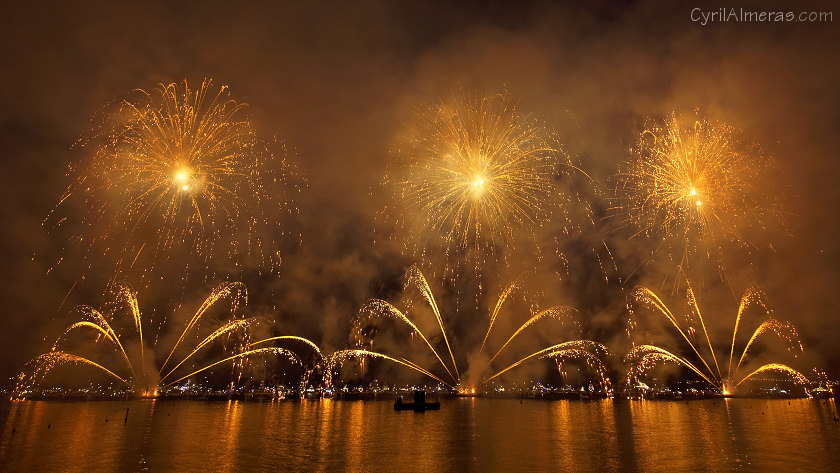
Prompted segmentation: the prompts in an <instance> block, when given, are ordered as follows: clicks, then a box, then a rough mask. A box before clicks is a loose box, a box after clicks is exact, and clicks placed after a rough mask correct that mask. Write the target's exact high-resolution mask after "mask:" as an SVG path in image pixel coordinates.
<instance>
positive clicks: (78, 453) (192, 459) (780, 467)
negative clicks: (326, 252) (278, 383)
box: [0, 398, 840, 472]
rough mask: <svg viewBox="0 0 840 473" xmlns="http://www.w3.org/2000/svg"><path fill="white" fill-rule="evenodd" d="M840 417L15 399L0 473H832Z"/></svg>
mask: <svg viewBox="0 0 840 473" xmlns="http://www.w3.org/2000/svg"><path fill="white" fill-rule="evenodd" d="M788 402H790V403H788ZM126 415H127V419H128V420H127V421H126V420H125V419H126ZM835 416H837V408H836V406H835V404H834V402H833V401H832V400H827V401H822V400H820V401H817V400H792V401H787V400H762V399H716V400H704V401H691V402H667V401H660V402H650V401H595V402H577V401H554V402H549V401H524V402H520V401H518V400H490V399H475V398H467V399H452V400H446V399H443V400H442V405H441V410H440V411H437V412H427V413H424V414H416V413H414V412H410V411H407V412H394V411H393V409H392V405H391V404H390V403H389V402H336V401H330V400H323V401H302V402H292V401H281V402H275V403H270V402H264V403H242V402H235V401H234V402H197V401H159V400H158V401H150V400H145V401H127V402H119V401H108V402H57V401H51V402H43V401H42V402H15V403H3V404H0V425H2V428H3V431H2V436H1V437H0V471H4V472H10V471H68V472H76V471H78V472H88V471H171V470H180V471H277V470H293V471H323V472H330V471H397V470H403V471H428V472H438V471H491V470H495V471H630V472H632V471H639V472H645V471H732V470H739V471H816V470H826V471H830V470H832V469H833V468H834V466H836V465H837V464H840V424H838V423H837V422H836V421H835ZM106 419H107V422H106Z"/></svg>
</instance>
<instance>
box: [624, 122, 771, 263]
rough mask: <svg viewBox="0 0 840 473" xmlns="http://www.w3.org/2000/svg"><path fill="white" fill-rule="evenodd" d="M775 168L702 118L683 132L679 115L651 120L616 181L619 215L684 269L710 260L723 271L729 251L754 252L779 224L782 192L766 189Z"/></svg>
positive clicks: (726, 129)
mask: <svg viewBox="0 0 840 473" xmlns="http://www.w3.org/2000/svg"><path fill="white" fill-rule="evenodd" d="M772 174H773V164H772V162H771V160H770V159H768V158H766V157H765V156H764V155H763V154H762V150H761V148H760V147H759V146H758V145H755V144H751V143H749V142H747V141H746V140H745V139H744V138H743V136H742V134H741V133H740V132H738V131H737V130H736V129H735V128H733V127H731V126H727V125H724V124H722V123H719V122H711V121H706V120H702V119H698V120H696V121H694V122H693V124H692V125H691V126H688V127H685V126H682V124H681V123H680V121H678V120H677V117H676V115H675V114H672V115H671V117H670V118H668V119H667V120H665V121H664V122H662V123H656V122H652V123H651V124H650V127H649V129H647V130H645V131H644V132H643V133H642V134H641V135H640V136H639V140H638V142H637V143H636V145H635V146H634V147H633V148H632V149H631V158H630V159H629V160H628V161H627V162H626V163H625V164H624V166H623V169H622V171H621V172H619V173H618V175H617V176H616V178H615V181H616V182H615V207H614V209H613V210H614V212H615V214H616V216H617V217H620V219H621V220H622V221H621V224H623V225H631V226H633V227H635V228H636V235H645V236H646V237H648V238H650V239H652V240H660V241H662V245H664V246H665V247H668V249H669V250H670V251H672V252H674V253H677V254H681V255H682V256H680V257H679V258H678V259H679V264H680V266H681V267H686V266H688V262H689V257H691V256H692V255H695V254H708V257H709V258H712V259H713V261H714V263H715V264H716V265H717V266H718V269H719V270H722V269H724V261H723V252H724V250H725V246H727V245H729V244H731V243H732V244H735V246H736V247H742V248H745V249H747V250H748V251H751V250H752V249H754V248H757V247H758V244H757V243H756V241H755V238H756V237H757V236H758V235H759V234H761V232H762V231H763V230H765V229H766V228H767V226H768V225H770V224H772V223H773V222H774V221H775V222H778V223H780V222H781V219H780V214H781V212H780V202H779V199H778V198H777V197H776V196H777V193H776V192H774V191H768V189H767V188H766V186H767V185H768V182H770V175H772Z"/></svg>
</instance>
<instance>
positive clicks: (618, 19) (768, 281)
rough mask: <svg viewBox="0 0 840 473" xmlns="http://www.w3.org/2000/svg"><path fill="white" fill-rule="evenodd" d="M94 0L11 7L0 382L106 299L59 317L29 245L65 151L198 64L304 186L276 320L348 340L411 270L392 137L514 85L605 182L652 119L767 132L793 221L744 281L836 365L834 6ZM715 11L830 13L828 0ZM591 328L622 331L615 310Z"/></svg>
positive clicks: (197, 75) (2, 114) (0, 203)
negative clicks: (424, 117) (419, 113)
mask: <svg viewBox="0 0 840 473" xmlns="http://www.w3.org/2000/svg"><path fill="white" fill-rule="evenodd" d="M95 3H96V2H55V3H54V4H50V3H49V2H32V4H28V3H27V2H14V3H12V4H8V3H7V4H6V5H5V6H4V7H3V8H2V17H3V20H2V27H0V48H1V49H0V54H1V55H2V56H0V57H2V58H3V66H2V71H0V166H2V173H0V179H2V183H0V212H2V214H0V221H2V223H3V233H2V237H0V248H2V253H0V264H2V270H0V274H1V275H0V278H2V279H0V307H2V309H1V310H2V313H0V360H2V361H0V375H2V377H3V379H8V378H9V377H10V376H13V375H14V374H15V373H16V372H17V371H18V370H19V369H20V367H21V366H22V365H23V363H24V362H25V361H26V360H27V359H29V358H31V357H33V356H35V355H37V354H38V353H40V352H42V351H44V350H45V349H47V348H48V343H49V342H45V341H44V337H47V339H52V338H53V337H54V336H55V335H57V334H58V333H59V332H58V331H59V330H60V327H62V326H66V325H67V324H68V322H69V319H68V318H67V314H66V310H67V309H68V306H72V305H75V304H79V303H93V304H96V303H97V301H96V300H95V299H94V300H91V299H92V298H93V296H90V294H95V293H96V291H97V289H96V288H92V287H90V288H87V289H85V290H80V291H78V292H74V293H73V294H72V296H71V298H70V300H68V303H67V304H66V305H65V306H64V307H62V308H61V309H59V306H60V304H61V302H62V299H63V298H64V295H65V294H66V292H67V290H68V289H69V287H70V285H72V283H73V281H74V276H73V275H69V274H64V275H55V274H51V275H46V274H45V269H46V267H48V266H49V262H48V261H43V260H39V259H38V258H35V259H34V260H33V258H32V256H33V254H35V253H36V252H42V253H46V254H50V253H51V251H52V252H54V251H53V250H54V248H53V249H52V250H51V248H52V246H55V245H56V242H55V241H54V239H53V240H51V239H50V238H49V237H48V235H46V232H45V231H44V230H43V229H42V228H41V225H40V224H41V221H42V219H43V218H44V217H45V216H46V215H47V213H48V212H49V211H50V209H52V208H53V207H54V206H55V203H56V202H57V200H58V198H59V197H60V195H61V193H62V191H63V189H64V188H65V187H66V185H67V181H66V180H65V176H64V174H65V171H66V169H67V165H68V164H69V163H70V162H72V161H74V160H79V159H84V155H83V153H82V152H80V150H79V149H77V148H76V149H71V147H72V145H73V143H74V142H75V141H76V140H77V139H79V137H81V136H83V135H84V134H85V133H86V132H88V131H89V129H90V118H91V117H92V116H93V115H94V114H95V113H96V112H97V111H98V110H100V109H101V107H103V105H105V104H106V103H108V102H109V101H113V100H116V99H119V98H120V97H123V96H125V94H126V93H128V92H130V91H131V90H132V89H135V88H144V89H151V88H153V87H154V86H155V85H156V84H157V83H159V82H164V83H169V82H173V81H181V80H183V79H185V78H186V79H188V80H190V81H200V80H201V79H202V78H205V77H212V78H213V79H214V80H215V81H217V82H218V83H222V84H227V85H229V86H230V88H231V91H232V94H233V96H234V97H235V98H236V99H238V100H241V101H243V102H246V103H248V104H249V106H250V107H249V112H250V113H251V114H252V115H253V117H254V122H255V124H256V126H257V128H258V129H259V131H260V132H261V133H262V134H264V135H265V136H273V135H276V136H278V137H280V138H281V139H282V140H283V141H285V143H286V144H287V146H288V147H289V148H290V149H291V150H293V155H294V157H295V159H296V161H297V165H298V166H299V168H300V170H301V171H302V173H303V174H304V175H305V176H306V179H307V182H308V188H307V190H306V192H305V195H303V196H302V197H301V200H300V202H299V206H300V212H301V221H302V227H303V230H302V232H303V235H304V237H303V244H302V245H301V248H300V249H298V250H296V253H295V254H291V255H289V257H288V258H286V259H284V269H283V271H284V273H283V275H282V277H281V279H282V278H283V277H285V278H287V279H286V280H281V281H279V282H274V283H271V285H272V286H275V287H281V288H282V287H285V289H280V291H279V292H280V293H281V294H283V296H284V297H286V298H287V299H289V300H288V301H286V302H285V303H284V304H278V305H280V306H284V307H291V308H292V309H290V310H293V312H294V316H278V318H279V319H283V320H284V321H285V322H284V324H285V325H284V326H283V329H284V330H285V331H286V332H289V333H294V332H295V328H296V327H301V328H300V331H301V332H304V334H305V335H307V336H310V337H313V338H314V339H316V340H318V341H319V342H320V343H322V344H324V345H326V346H332V347H337V346H339V345H341V343H342V341H343V340H344V338H343V337H344V335H343V334H342V333H340V332H342V330H341V327H344V326H345V322H343V321H346V320H347V319H349V318H350V317H351V316H352V314H353V313H354V312H355V311H356V310H357V309H358V307H359V306H360V305H361V303H362V302H364V300H366V299H367V298H369V297H374V296H381V295H382V294H379V293H377V288H378V287H379V288H381V286H383V285H385V286H387V281H389V280H390V279H393V278H394V277H395V274H398V273H399V270H400V268H401V267H402V265H403V264H404V263H405V261H403V260H400V261H398V262H393V261H391V259H392V258H393V255H389V254H387V252H385V253H383V250H382V249H381V246H378V247H374V245H373V240H374V232H373V230H372V229H373V228H374V226H375V222H376V213H377V211H380V210H381V209H382V206H381V202H382V200H381V197H382V193H381V192H382V191H381V190H380V189H379V188H378V184H379V183H380V181H381V179H382V176H383V174H384V172H385V169H386V166H387V165H388V163H389V160H390V158H389V153H388V150H389V148H390V147H391V145H392V143H393V140H394V137H395V136H396V135H397V134H399V132H400V130H401V129H402V128H403V127H404V124H405V123H407V122H410V121H411V120H412V117H413V111H414V110H415V108H416V107H418V106H420V105H422V104H424V103H428V102H429V101H434V100H437V99H438V98H439V97H444V96H447V95H449V94H451V93H452V92H453V91H456V90H461V89H466V90H483V91H488V90H489V91H495V90H501V89H505V90H507V91H508V92H509V93H510V94H511V95H512V96H513V97H514V98H515V100H516V102H517V104H518V107H519V110H520V111H523V112H526V113H529V114H531V115H533V116H535V117H538V118H539V119H540V120H541V121H542V122H543V123H545V124H546V125H548V126H550V127H551V128H553V129H555V130H556V131H557V133H558V135H559V136H561V138H562V140H563V142H564V145H565V147H566V149H567V150H568V151H569V152H570V153H571V154H572V155H574V156H576V157H577V158H578V159H579V161H580V163H581V165H582V166H585V167H586V169H587V170H589V171H590V173H591V174H592V175H593V177H594V178H595V179H596V180H599V181H606V179H607V178H608V176H609V175H610V174H611V173H613V172H615V170H616V169H617V165H618V163H619V162H620V161H621V160H622V159H624V158H625V157H626V155H627V148H628V146H629V145H630V144H631V142H632V141H633V139H634V136H635V134H637V133H638V131H639V126H640V124H641V123H642V121H643V119H644V117H645V116H649V115H657V114H665V113H670V112H671V111H677V112H678V113H687V112H689V113H690V112H691V111H693V110H694V109H695V108H698V107H699V108H701V109H702V110H703V111H704V113H707V114H710V115H712V116H714V117H716V118H718V119H720V120H722V121H724V122H727V123H730V124H732V125H734V126H736V127H737V128H740V129H742V130H744V132H745V133H746V134H748V135H749V136H751V137H753V138H754V139H755V140H756V141H757V142H759V143H761V144H762V146H763V148H764V150H765V151H766V153H767V154H768V155H771V156H772V157H773V158H774V159H775V160H776V162H777V164H778V166H779V168H780V170H781V172H782V179H781V182H780V183H779V184H774V185H773V186H772V188H768V189H767V192H768V194H771V195H779V196H780V197H782V198H783V200H784V201H785V202H786V209H787V210H788V213H789V215H788V216H787V220H788V227H789V228H788V231H787V232H782V231H779V232H778V235H774V238H773V240H774V247H775V249H776V251H775V252H761V253H759V254H758V255H757V257H756V260H755V261H754V262H753V263H754V266H753V268H752V270H751V272H750V274H752V275H753V277H754V278H755V280H756V282H758V283H759V284H760V285H761V286H762V287H763V288H764V290H765V291H766V292H767V293H768V295H769V302H770V304H771V306H772V307H773V308H774V309H775V312H776V315H777V316H778V317H779V318H782V319H787V320H790V321H792V322H793V323H794V324H795V325H796V326H797V328H798V329H799V332H800V334H801V335H802V338H803V340H804V342H805V345H806V349H807V350H809V351H813V352H815V353H816V354H817V358H816V359H817V360H818V361H817V362H818V363H819V365H820V366H821V367H824V368H829V369H830V370H831V372H832V374H833V376H834V377H835V378H837V377H840V346H838V344H837V343H836V342H835V339H837V337H838V336H840V302H838V300H840V299H838V297H837V294H836V292H837V288H838V287H840V270H838V263H840V261H838V251H840V244H838V238H837V235H838V231H840V228H839V227H840V219H838V217H837V216H838V212H837V210H836V209H837V208H838V205H840V186H838V184H837V182H838V181H837V179H838V178H837V176H838V175H840V174H838V171H840V169H838V168H840V164H838V163H840V161H838V157H839V156H840V155H839V154H838V151H840V146H838V145H840V140H839V139H838V134H837V130H838V125H840V88H838V87H837V84H838V83H840V41H838V39H840V35H838V24H840V17H837V18H835V20H834V21H833V22H827V23H759V24H745V23H734V22H728V23H716V24H709V25H706V26H703V25H700V24H699V23H697V22H693V21H691V18H690V13H691V10H692V8H694V7H695V4H694V3H682V2H663V3H665V4H667V6H665V5H658V4H656V3H654V2H620V3H617V4H613V3H611V2H600V1H596V2H572V3H571V4H570V5H569V6H563V5H557V4H555V2H528V1H524V2H502V1H492V2H487V3H486V4H485V3H484V2H468V3H465V4H463V5H462V6H453V5H449V3H455V2H392V1H382V2H336V3H337V4H338V5H326V4H322V3H321V2H302V3H306V5H301V4H300V3H301V2H216V1H205V2H143V3H142V4H140V3H131V4H123V3H122V2H102V3H101V4H99V5H97V4H95ZM169 3H171V4H172V5H169ZM261 3H265V5H262V4H261ZM697 3H698V4H699V3H705V2H697ZM582 4H587V5H582ZM724 6H726V7H735V8H740V7H744V8H751V9H758V8H759V6H760V9H761V10H774V9H775V10H779V9H782V10H785V11H787V10H790V11H795V12H799V11H811V10H817V11H832V5H831V4H830V3H828V2H825V3H822V4H820V3H814V4H807V5H806V4H802V3H799V2H796V3H794V2H790V4H789V5H785V4H783V3H772V2H770V3H768V2H755V3H751V2H734V3H733V2H729V3H727V4H726V5H724ZM703 8H704V10H706V11H711V10H715V9H716V8H718V6H717V5H715V6H705V7H703ZM834 13H838V12H834ZM835 16H837V15H835ZM788 234H789V235H788ZM631 247H632V246H631ZM625 249H626V248H625ZM620 251H621V249H619V252H620ZM618 256H619V258H618V259H619V260H623V258H622V255H618ZM620 270H621V271H624V272H626V271H627V269H626V268H620ZM640 280H642V281H643V280H644V278H640ZM383 281H385V282H383ZM287 282H288V285H287V286H284V284H287ZM251 290H252V292H254V291H259V288H258V287H257V288H252V289H251ZM197 291H198V290H197ZM200 291H205V293H206V288H205V287H201V288H200ZM141 297H142V296H141ZM735 304H736V302H735V301H734V300H732V301H729V305H728V306H727V307H728V309H724V310H723V311H721V315H720V316H719V317H720V319H721V320H722V321H721V322H720V323H721V324H723V325H728V324H731V317H733V315H734V311H735V307H734V306H735ZM716 316H717V314H716ZM296 317H297V318H296ZM599 321H600V322H599V323H601V324H611V325H613V326H620V324H623V322H624V317H623V316H622V315H620V314H616V315H614V316H612V318H609V316H608V317H606V319H605V318H604V317H600V318H599ZM728 326H731V325H728ZM617 331H619V332H620V329H619V330H617ZM607 332H609V330H607Z"/></svg>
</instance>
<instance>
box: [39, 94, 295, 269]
mask: <svg viewBox="0 0 840 473" xmlns="http://www.w3.org/2000/svg"><path fill="white" fill-rule="evenodd" d="M243 108H244V105H243V104H240V103H237V102H236V101H234V100H233V99H231V98H230V97H229V92H228V89H227V87H221V88H218V89H216V88H214V87H212V85H211V82H210V81H209V80H206V81H204V82H203V83H202V84H201V86H200V87H199V88H198V89H197V90H192V89H190V87H189V86H188V84H187V82H186V81H184V83H183V85H180V86H179V85H177V84H174V83H173V84H169V85H163V84H161V85H160V86H159V87H158V88H157V89H155V90H153V91H152V92H145V91H142V90H138V91H135V93H134V95H133V96H132V98H129V99H126V100H123V101H121V102H120V103H119V104H118V105H117V106H114V107H108V108H107V110H106V113H105V117H104V120H103V121H102V123H101V125H100V128H99V129H98V130H96V132H95V133H94V134H93V136H92V138H91V139H89V140H87V141H85V142H84V143H83V148H84V149H85V150H89V151H90V155H89V158H88V159H87V160H86V161H83V162H81V163H78V164H77V165H75V166H74V167H73V168H72V169H71V172H70V177H71V178H72V179H73V180H74V182H73V184H71V185H70V186H69V188H68V190H67V192H66V194H65V195H64V196H63V198H62V199H61V203H60V204H59V208H60V209H57V211H56V212H54V214H55V215H61V217H59V218H60V220H59V222H58V224H61V225H64V226H68V227H70V229H69V231H70V232H71V233H73V235H72V239H73V241H74V242H75V243H77V244H78V245H79V246H80V247H81V249H82V250H83V251H84V252H85V257H86V259H90V258H91V257H94V256H95V257H101V256H102V255H111V257H112V258H113V259H114V260H115V261H116V263H117V267H118V270H117V272H118V273H119V272H122V271H125V270H126V269H127V268H128V267H129V266H139V267H140V271H139V272H141V273H142V272H149V271H151V270H153V269H155V267H157V266H159V265H160V263H161V262H163V261H166V260H170V259H172V258H174V257H176V256H177V257H178V258H179V259H180V258H187V259H185V260H183V261H179V262H180V263H181V264H175V265H173V266H179V267H183V266H184V265H187V264H190V263H193V264H194V263H195V261H196V259H197V261H198V263H199V267H201V269H202V270H203V271H205V274H206V273H208V271H207V269H208V268H210V267H211V263H219V262H222V263H224V264H225V265H230V264H231V263H232V264H233V265H235V266H237V267H239V266H240V265H243V264H245V263H250V264H252V265H253V266H254V267H257V268H262V269H267V270H269V271H273V270H275V269H276V268H277V266H278V264H279V257H278V254H277V253H278V245H277V243H278V239H279V238H280V236H281V235H283V234H284V231H283V227H282V226H281V224H280V222H282V221H283V217H284V215H287V214H290V213H296V211H297V210H296V209H295V207H294V204H293V203H292V202H291V197H292V196H291V193H292V192H293V191H294V190H295V189H294V186H295V184H294V183H293V182H287V181H288V177H289V176H290V172H291V167H290V166H289V165H288V164H287V163H286V162H285V160H284V157H283V156H276V155H274V154H273V153H272V152H270V151H269V149H268V146H267V145H266V144H265V143H264V142H262V141H261V140H259V139H258V138H257V137H256V134H255V132H254V130H253V128H252V126H251V123H250V122H249V121H248V119H247V117H246V116H245V114H244V110H243ZM71 204H75V205H77V206H79V207H80V208H81V209H83V210H82V211H81V212H82V217H81V218H80V222H75V221H73V220H74V218H75V217H74V215H73V213H72V212H73V210H69V212H68V215H64V214H65V211H64V209H62V208H61V207H66V206H68V205H71ZM49 222H50V220H49V219H48V223H49ZM191 257H194V258H193V259H190V258H191ZM249 260H250V261H249ZM90 264H92V263H91V262H90V261H88V265H90ZM208 276H209V274H208Z"/></svg>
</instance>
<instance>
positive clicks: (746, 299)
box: [624, 286, 807, 394]
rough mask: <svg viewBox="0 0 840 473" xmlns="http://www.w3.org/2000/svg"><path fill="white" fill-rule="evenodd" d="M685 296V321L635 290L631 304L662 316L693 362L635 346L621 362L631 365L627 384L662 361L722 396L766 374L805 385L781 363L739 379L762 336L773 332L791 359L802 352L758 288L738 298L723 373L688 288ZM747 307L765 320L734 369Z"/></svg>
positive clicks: (793, 331)
mask: <svg viewBox="0 0 840 473" xmlns="http://www.w3.org/2000/svg"><path fill="white" fill-rule="evenodd" d="M686 294H687V297H686V299H687V303H688V307H689V311H688V314H687V315H686V316H685V317H684V318H681V317H679V316H677V315H675V314H674V312H672V311H671V310H670V309H669V308H668V307H667V306H666V305H665V303H664V302H662V300H661V299H660V298H659V297H658V296H657V295H656V294H655V293H654V292H653V291H651V290H650V289H648V288H645V287H638V288H636V290H635V291H634V292H633V295H632V296H631V301H632V302H636V303H639V304H642V305H644V306H648V307H651V308H653V309H654V311H655V313H656V314H658V315H661V316H663V317H664V318H665V319H666V320H667V321H668V323H669V325H670V326H671V327H673V328H674V330H675V331H676V332H677V333H678V334H679V335H680V336H681V338H682V339H683V340H684V341H685V342H686V343H687V344H688V346H689V347H690V348H691V352H692V353H693V354H694V355H695V357H696V361H695V360H692V359H689V358H686V357H683V356H680V355H678V354H676V353H674V352H672V351H669V350H667V349H665V348H662V347H658V346H655V345H638V346H634V347H633V349H632V350H630V352H629V353H628V354H627V356H626V357H625V359H624V361H625V363H627V364H629V365H630V369H629V370H628V373H627V381H628V384H632V380H634V379H637V378H639V377H640V376H642V375H644V374H645V373H646V372H648V371H649V370H651V369H653V368H654V367H656V366H658V365H659V364H660V363H662V362H670V363H676V364H678V365H682V366H684V367H686V368H688V369H690V370H691V371H693V372H694V373H696V374H697V375H698V376H700V377H701V378H702V379H703V380H705V381H706V382H708V383H709V384H710V385H711V386H712V387H714V388H716V389H718V390H720V391H721V392H722V393H724V394H731V393H732V390H734V389H735V388H736V387H737V386H739V385H740V384H741V383H743V382H744V381H746V380H747V379H749V378H751V377H753V376H754V375H756V374H758V373H762V372H765V371H776V372H781V373H787V374H788V375H790V377H791V379H793V380H794V381H795V382H797V383H802V384H804V382H805V381H807V380H806V378H805V376H804V375H802V374H801V373H799V372H798V371H796V370H795V369H793V368H791V367H789V366H787V365H783V364H780V363H769V364H766V365H764V366H762V367H760V368H758V369H756V370H754V371H753V372H751V373H750V374H748V375H746V376H739V371H740V369H741V366H742V365H743V362H744V360H745V359H746V357H747V354H748V353H749V352H750V349H751V348H752V347H753V346H754V344H755V341H756V340H757V339H758V338H759V337H760V336H761V335H763V334H766V333H774V334H775V335H776V336H777V337H778V338H779V339H780V340H781V341H782V342H783V343H784V344H785V345H786V347H787V349H788V351H790V352H792V353H793V354H794V356H796V354H797V353H801V352H802V343H801V342H800V341H799V338H798V335H797V333H796V329H795V328H794V327H793V325H791V324H790V323H787V322H780V321H778V320H776V319H775V318H773V317H772V312H771V311H770V309H769V308H767V306H766V305H765V303H764V301H763V297H762V293H761V291H760V290H759V289H758V288H756V287H752V288H750V289H748V290H747V291H746V292H745V293H744V295H743V296H742V297H741V301H740V303H739V306H738V312H737V315H736V317H735V328H734V330H733V332H732V343H731V345H730V351H729V364H728V367H727V370H726V371H725V372H724V371H723V370H721V368H720V365H719V364H718V361H717V356H716V355H715V350H714V346H713V345H712V342H711V339H710V337H709V333H708V331H707V330H706V325H705V322H704V321H703V315H702V314H701V312H700V307H699V305H698V303H697V299H696V297H695V296H694V292H693V291H692V289H691V287H690V286H689V287H688V289H686ZM750 306H758V307H760V308H761V309H763V313H764V315H765V316H766V320H764V321H763V322H762V323H760V324H759V325H758V327H757V328H756V329H755V330H754V331H753V332H752V335H751V336H750V338H749V341H748V342H747V343H746V345H745V346H744V349H743V351H742V352H741V355H740V358H739V359H738V363H737V364H736V365H735V367H734V369H733V364H732V360H733V358H734V356H735V353H736V352H735V341H736V339H737V336H738V329H739V327H740V326H741V318H742V316H743V314H744V312H745V311H746V310H747V308H748V307H750ZM628 308H629V310H630V321H629V322H628V325H629V327H630V329H629V331H628V333H629V332H630V331H632V329H633V328H635V326H636V316H637V314H636V310H635V309H634V308H633V304H629V305H628ZM698 325H699V326H700V327H701V329H702V331H703V334H704V337H703V339H704V341H705V342H706V344H705V346H703V345H702V343H703V342H702V341H701V342H700V343H697V342H696V341H695V337H694V333H695V332H696V330H695V329H694V327H695V326H698ZM709 358H711V359H709Z"/></svg>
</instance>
